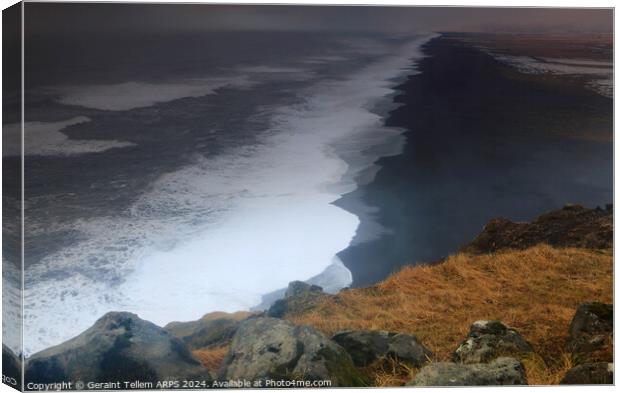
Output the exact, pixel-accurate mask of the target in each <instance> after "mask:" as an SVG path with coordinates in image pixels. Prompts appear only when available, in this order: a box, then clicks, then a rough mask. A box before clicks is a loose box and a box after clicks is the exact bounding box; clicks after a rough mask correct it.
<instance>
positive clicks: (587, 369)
mask: <svg viewBox="0 0 620 393" xmlns="http://www.w3.org/2000/svg"><path fill="white" fill-rule="evenodd" d="M613 383H614V364H613V363H607V362H600V363H586V364H581V365H579V366H576V367H573V368H571V369H570V370H568V371H567V372H566V375H564V378H562V380H561V381H560V384H562V385H598V384H603V385H611V384H613Z"/></svg>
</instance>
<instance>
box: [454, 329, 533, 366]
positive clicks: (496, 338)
mask: <svg viewBox="0 0 620 393" xmlns="http://www.w3.org/2000/svg"><path fill="white" fill-rule="evenodd" d="M528 352H532V346H531V345H530V344H529V343H528V342H527V341H525V339H524V338H523V337H521V335H520V334H519V333H517V332H516V331H515V330H514V329H512V328H509V327H507V326H506V325H504V324H503V323H501V322H499V321H476V322H474V324H473V325H471V327H470V329H469V334H468V335H467V338H466V339H465V341H463V342H462V343H461V345H459V347H458V348H457V349H456V351H454V354H453V360H454V361H455V362H461V363H482V362H488V361H490V360H493V359H495V358H498V357H500V356H518V355H521V354H524V353H528Z"/></svg>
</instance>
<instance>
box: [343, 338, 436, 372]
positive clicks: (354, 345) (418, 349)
mask: <svg viewBox="0 0 620 393" xmlns="http://www.w3.org/2000/svg"><path fill="white" fill-rule="evenodd" d="M332 340H334V341H335V342H336V343H338V344H339V345H340V346H341V347H343V348H344V349H345V350H346V351H347V352H348V353H349V355H351V358H352V359H353V362H354V363H355V365H356V366H360V367H363V366H366V365H368V364H370V363H372V362H374V361H375V360H377V359H379V358H381V357H384V356H388V357H393V358H396V359H399V360H401V361H405V362H408V363H410V364H412V365H413V366H415V367H420V366H422V365H423V364H425V363H427V362H428V361H429V360H430V359H432V358H433V353H432V352H431V351H430V350H429V349H428V348H426V347H425V346H424V345H422V343H420V342H419V341H418V339H417V338H416V337H415V336H412V335H409V334H403V333H390V332H385V331H379V330H356V331H346V332H340V333H336V334H335V335H334V336H333V337H332Z"/></svg>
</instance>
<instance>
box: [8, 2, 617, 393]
mask: <svg viewBox="0 0 620 393" xmlns="http://www.w3.org/2000/svg"><path fill="white" fill-rule="evenodd" d="M41 2H46V1H41ZM47 2H53V1H47ZM66 2H80V1H66ZM82 2H87V1H82ZM92 2H96V1H92ZM100 2H109V3H128V1H119V0H109V1H100ZM15 3H16V1H12V0H0V5H1V6H2V7H1V8H2V9H5V8H7V7H9V6H11V5H13V4H15ZM132 3H195V4H201V3H202V4H295V5H297V4H299V5H301V4H311V5H376V6H394V5H400V6H457V7H458V6H461V7H466V6H469V7H472V6H473V7H561V8H571V7H587V8H598V7H601V8H610V7H615V1H610V0H590V1H576V0H564V1H558V0H521V1H515V0H502V1H501V2H500V1H498V0H495V1H492V0H491V1H490V0H473V1H472V0H470V1H458V0H457V1H454V0H448V1H412V0H400V1H399V0H370V1H369V0H357V1H355V0H340V1H330V0H314V1H311V0H270V1H260V0H243V1H238V0H210V1H174V0H150V1H132ZM614 13H615V12H614ZM22 29H23V24H22ZM616 33H617V26H616V24H615V22H614V36H616ZM1 35H2V32H1V29H0V42H1V38H2V36H1ZM615 46H616V45H615V40H614V76H615V72H616V51H615ZM1 57H2V54H1V52H0V64H1ZM22 60H23V46H22ZM22 64H23V63H22ZM22 73H23V70H22ZM0 79H1V78H0ZM1 87H2V82H1V81H0V89H1ZM614 90H615V83H614ZM614 93H615V91H614ZM22 97H23V78H22ZM22 99H23V98H22ZM617 105H618V102H617V101H616V100H614V140H615V135H616V133H615V131H616V127H615V113H616V112H617V108H618V107H617ZM0 112H1V111H0ZM1 118H2V115H1V113H0V120H1ZM23 121H24V119H23V110H22V124H23ZM22 127H23V126H22ZM1 147H2V140H1V138H0V149H1ZM22 149H23V130H22ZM615 151H616V150H615V142H614V185H615V184H617V181H618V176H620V175H619V174H618V173H619V172H618V168H619V165H620V164H618V162H617V161H616V160H615ZM1 169H2V162H1V160H0V173H1ZM23 175H24V173H23V154H22V176H23ZM22 184H23V181H22ZM1 188H2V183H1V182H0V191H1ZM22 191H23V190H22ZM22 196H23V194H22ZM617 202H618V198H617V195H616V194H615V187H614V205H616V206H617V204H618V203H617ZM22 203H23V201H22ZM22 206H23V205H22ZM1 218H2V215H1V213H0V220H1ZM615 218H616V216H614V227H616V219H615ZM23 219H24V218H23V209H22V239H23ZM619 240H620V235H619V234H618V232H617V231H615V232H614V244H620V243H619V242H618V241H619ZM22 253H23V242H22ZM22 255H23V254H22ZM22 266H23V260H22ZM614 266H615V255H614ZM616 278H617V277H616V276H615V275H614V279H615V280H614V281H615V282H614V294H615V293H618V292H617V289H618V280H617V279H616ZM22 279H23V277H22ZM1 285H2V284H1V280H0V289H1ZM22 296H23V294H22ZM614 300H615V296H614ZM1 307H2V306H1V303H0V321H1V318H2V313H1ZM22 307H23V302H22ZM617 321H618V317H617V315H616V317H615V321H614V323H616V324H617ZM22 334H23V329H22ZM614 351H615V354H614V355H615V357H614V358H615V359H617V355H618V352H617V351H618V349H617V347H615V348H614ZM402 389H403V388H381V389H380V391H381V392H392V391H402ZM409 389H411V388H409ZM426 389H430V388H426ZM459 389H461V390H462V389H464V390H466V391H477V390H479V389H481V390H485V391H487V392H493V393H495V392H502V391H504V390H506V389H511V390H519V391H522V390H524V389H537V390H538V391H541V392H547V391H552V390H556V389H562V391H563V392H577V391H581V390H583V389H587V390H588V392H594V391H612V389H614V388H613V387H606V386H588V387H581V388H580V387H569V386H563V387H558V386H550V387H474V388H459ZM347 390H348V391H355V392H362V391H373V390H378V389H377V388H374V389H373V388H371V389H347ZM432 390H433V392H438V393H444V392H450V391H454V388H432ZM14 391H15V390H13V389H11V388H10V387H8V386H7V385H4V384H0V393H5V392H7V393H8V392H14ZM320 391H324V392H336V391H338V389H321V390H320Z"/></svg>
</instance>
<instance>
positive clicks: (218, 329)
mask: <svg viewBox="0 0 620 393" xmlns="http://www.w3.org/2000/svg"><path fill="white" fill-rule="evenodd" d="M242 319H244V318H243V316H241V317H240V316H239V315H236V314H225V313H212V314H207V315H205V316H204V317H202V318H201V319H199V320H197V321H191V322H171V323H169V324H168V325H166V326H164V329H165V330H166V331H168V332H169V333H170V334H172V335H173V336H175V337H177V338H179V339H181V340H182V341H183V342H184V343H185V344H186V345H187V346H188V348H189V349H191V350H194V349H199V348H209V347H213V346H222V345H226V344H228V343H229V342H230V340H232V338H233V336H234V335H235V332H236V331H237V328H238V327H239V324H240V323H241V320H242Z"/></svg>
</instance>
